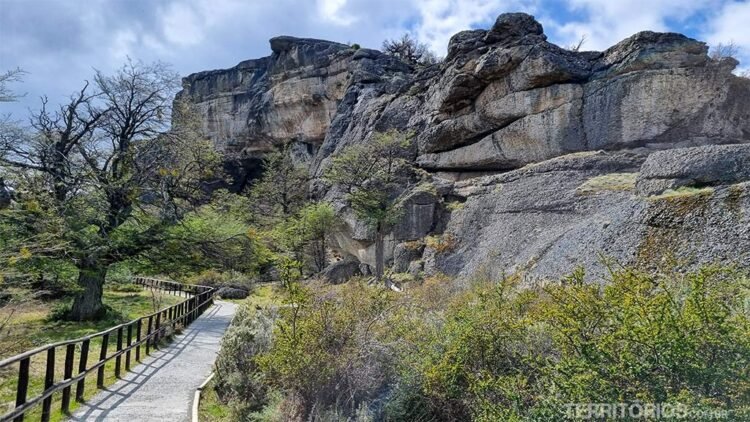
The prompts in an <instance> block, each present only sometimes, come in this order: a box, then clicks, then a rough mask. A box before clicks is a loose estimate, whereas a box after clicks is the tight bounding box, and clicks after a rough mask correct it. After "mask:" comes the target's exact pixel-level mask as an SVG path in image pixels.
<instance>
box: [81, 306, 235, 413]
mask: <svg viewBox="0 0 750 422" xmlns="http://www.w3.org/2000/svg"><path fill="white" fill-rule="evenodd" d="M234 311H235V305H234V304H232V303H229V302H222V301H216V304H215V305H214V306H213V307H211V308H210V309H208V310H207V311H206V312H205V313H204V314H203V315H201V316H200V317H199V318H198V319H197V320H195V322H193V323H192V324H191V325H190V326H189V327H188V328H187V329H186V330H185V331H184V332H183V333H182V334H180V335H179V336H176V337H175V338H174V340H173V341H172V343H170V344H169V345H168V346H166V347H164V348H162V349H161V350H157V351H154V352H152V353H151V355H150V356H149V357H147V358H145V359H144V360H143V363H142V364H140V365H136V366H134V367H132V368H131V370H132V372H128V373H126V374H125V375H124V377H123V379H121V380H120V381H118V382H116V383H115V384H113V385H111V386H109V387H107V388H105V389H104V390H102V391H101V392H100V393H99V394H97V395H96V396H95V397H93V398H92V399H90V400H89V401H87V402H86V403H85V404H82V405H81V407H79V408H78V409H77V410H76V411H75V412H74V413H73V416H72V417H71V418H70V419H69V420H71V421H107V422H110V421H112V422H116V421H126V422H141V421H161V422H171V421H189V420H190V409H191V406H192V401H193V394H194V393H195V390H196V389H197V388H198V387H199V386H200V384H201V383H202V382H203V381H204V380H205V379H206V378H207V377H208V375H209V374H210V373H211V369H212V366H213V363H214V360H215V359H216V353H217V352H218V351H219V345H220V342H221V337H222V335H223V334H224V331H225V330H226V328H227V326H229V323H230V322H231V320H232V316H233V315H234Z"/></svg>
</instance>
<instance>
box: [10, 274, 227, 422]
mask: <svg viewBox="0 0 750 422" xmlns="http://www.w3.org/2000/svg"><path fill="white" fill-rule="evenodd" d="M133 282H134V283H135V284H138V285H141V286H143V287H144V288H146V289H152V290H162V291H165V292H167V293H171V294H176V295H183V294H184V295H185V296H186V297H187V299H185V300H184V301H182V302H180V303H178V304H176V305H173V306H170V307H167V308H164V309H162V310H160V311H158V312H154V313H153V314H150V315H146V316H143V317H140V318H137V319H134V320H132V321H130V322H126V323H124V324H120V325H118V326H115V327H112V328H109V329H107V330H104V331H101V332H99V333H95V334H90V335H87V336H85V337H81V338H77V339H74V340H65V341H61V342H58V343H53V344H48V345H45V346H41V347H38V348H36V349H33V350H29V351H28V352H25V353H21V354H20V355H16V356H13V357H11V358H8V359H5V360H3V361H1V362H0V371H2V370H5V368H9V367H10V366H11V365H16V364H17V365H18V377H17V387H16V405H15V408H14V409H13V410H11V411H10V412H8V413H6V414H4V415H2V416H0V421H10V420H13V421H15V422H20V421H23V420H24V415H25V414H26V413H27V412H28V411H29V410H30V409H32V408H34V407H35V406H37V405H39V404H40V403H41V406H42V414H41V420H42V421H43V422H46V421H49V419H50V415H51V409H52V395H53V394H55V393H57V392H59V391H62V398H61V406H60V408H61V410H62V412H64V413H68V412H69V411H70V399H71V393H72V389H73V385H75V386H76V389H75V399H76V401H79V402H82V401H83V399H84V392H85V388H86V376H87V375H89V374H93V373H94V371H96V387H97V388H99V389H101V388H104V376H105V365H106V363H107V362H109V361H111V360H113V359H114V360H115V368H114V375H115V377H117V378H119V377H120V374H121V373H122V367H123V363H124V365H125V371H129V370H130V364H131V357H132V358H134V360H135V361H136V362H140V360H141V349H145V350H144V354H145V355H148V354H149V353H150V351H151V349H152V348H158V344H159V339H160V338H163V336H164V335H165V334H166V333H167V328H168V327H171V328H172V330H174V329H175V328H176V327H177V326H182V327H186V326H188V325H189V324H190V323H191V322H193V321H195V319H196V318H198V316H200V315H201V314H202V313H203V312H204V311H205V310H206V309H208V308H209V307H210V306H211V305H212V304H213V295H214V289H213V288H211V287H208V286H196V285H189V284H181V283H176V282H173V281H165V280H156V279H152V278H145V277H135V278H134V279H133ZM95 339H101V344H100V347H99V350H98V357H96V360H95V361H91V356H90V355H91V352H93V351H92V350H90V347H91V345H92V340H95ZM110 344H112V347H113V348H112V349H110ZM63 350H64V353H65V363H64V365H63V376H62V379H60V380H55V354H56V353H57V352H58V351H61V352H62V351H63ZM77 350H78V351H79V353H76V351H77ZM109 350H112V353H109ZM42 354H44V355H46V370H45V378H44V391H42V393H41V394H39V395H37V396H36V397H33V398H28V397H27V393H28V390H29V369H30V366H31V360H32V358H34V357H35V356H39V355H42ZM76 354H77V355H78V366H77V371H76V373H75V375H74V363H75V362H74V361H75V360H76ZM58 369H59V368H58Z"/></svg>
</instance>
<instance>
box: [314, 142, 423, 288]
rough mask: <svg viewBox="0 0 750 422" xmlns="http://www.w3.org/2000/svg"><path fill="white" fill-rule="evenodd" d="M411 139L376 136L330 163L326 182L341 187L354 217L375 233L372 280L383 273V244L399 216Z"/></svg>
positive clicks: (407, 180) (409, 175)
mask: <svg viewBox="0 0 750 422" xmlns="http://www.w3.org/2000/svg"><path fill="white" fill-rule="evenodd" d="M410 143H411V136H410V135H408V134H405V133H402V132H398V131H395V130H392V131H389V132H385V133H378V134H376V135H375V136H374V139H373V140H372V141H371V142H368V143H366V144H356V145H352V146H349V147H347V148H345V149H344V150H343V151H342V152H341V153H340V154H339V155H338V156H336V158H334V159H333V163H332V165H331V167H330V168H329V169H328V171H327V172H326V174H325V179H326V180H327V181H328V182H329V183H331V184H334V185H337V186H340V187H341V188H342V189H344V190H345V192H346V193H347V200H348V201H349V205H350V206H351V208H352V210H353V211H354V213H355V214H356V216H357V217H358V218H359V219H361V220H362V221H364V222H365V223H366V224H368V225H369V226H370V228H371V229H372V230H373V231H374V232H375V277H376V278H377V280H381V279H382V277H383V273H384V269H385V259H384V250H383V240H384V237H385V235H386V234H387V233H388V231H389V230H390V228H391V226H392V225H393V224H394V223H395V222H396V221H397V219H398V217H399V216H400V215H401V211H402V210H401V201H402V199H403V198H404V196H405V194H407V193H408V192H409V191H410V186H409V183H410V181H411V180H412V179H413V177H414V175H413V171H412V170H413V169H412V168H411V166H410V165H409V164H408V162H407V160H405V155H406V153H407V148H408V147H409V145H410Z"/></svg>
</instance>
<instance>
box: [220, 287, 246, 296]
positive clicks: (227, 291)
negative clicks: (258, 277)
mask: <svg viewBox="0 0 750 422" xmlns="http://www.w3.org/2000/svg"><path fill="white" fill-rule="evenodd" d="M216 294H217V295H218V296H219V297H220V298H222V299H244V298H246V297H247V296H248V292H247V290H244V289H235V288H233V287H222V288H220V289H219V290H218V291H217V292H216Z"/></svg>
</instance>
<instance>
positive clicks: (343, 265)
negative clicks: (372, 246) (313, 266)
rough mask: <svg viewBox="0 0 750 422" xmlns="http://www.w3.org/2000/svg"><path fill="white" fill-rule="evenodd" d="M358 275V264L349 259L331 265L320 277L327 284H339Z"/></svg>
mask: <svg viewBox="0 0 750 422" xmlns="http://www.w3.org/2000/svg"><path fill="white" fill-rule="evenodd" d="M360 274H361V272H360V270H359V262H358V261H356V260H354V259H351V258H349V259H345V260H342V261H337V262H334V263H332V264H331V265H329V266H328V267H326V268H325V269H324V270H323V272H322V273H321V274H320V277H321V278H322V279H323V280H325V281H327V282H328V283H332V284H339V283H343V282H345V281H347V280H349V279H350V278H352V277H354V276H355V275H360Z"/></svg>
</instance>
